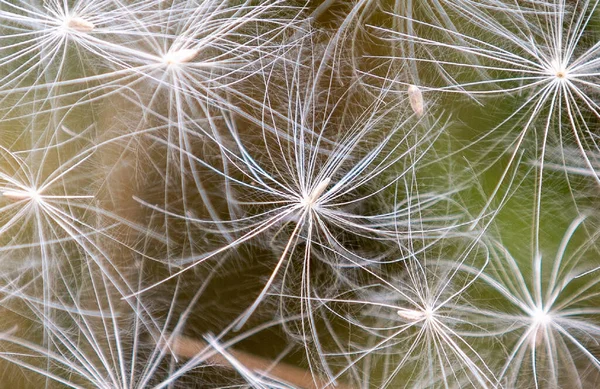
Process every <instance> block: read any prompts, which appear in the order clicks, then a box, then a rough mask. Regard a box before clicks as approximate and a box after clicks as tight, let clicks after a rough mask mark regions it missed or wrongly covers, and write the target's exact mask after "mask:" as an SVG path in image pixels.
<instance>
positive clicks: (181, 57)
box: [163, 49, 198, 65]
mask: <svg viewBox="0 0 600 389" xmlns="http://www.w3.org/2000/svg"><path fill="white" fill-rule="evenodd" d="M197 55H198V50H196V49H181V50H176V51H172V52H169V53H167V54H165V56H164V57H163V60H164V62H165V63H167V64H169V65H177V64H181V63H186V62H190V61H191V60H193V59H194V58H195V57H196V56H197Z"/></svg>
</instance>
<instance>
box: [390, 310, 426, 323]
mask: <svg viewBox="0 0 600 389" xmlns="http://www.w3.org/2000/svg"><path fill="white" fill-rule="evenodd" d="M396 313H398V316H400V317H401V318H403V319H406V320H409V321H417V320H421V319H422V318H423V317H424V316H425V315H424V314H423V312H420V311H416V310H414V309H399V310H398V312H396Z"/></svg>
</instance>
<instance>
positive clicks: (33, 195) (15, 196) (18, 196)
mask: <svg viewBox="0 0 600 389" xmlns="http://www.w3.org/2000/svg"><path fill="white" fill-rule="evenodd" d="M0 194H1V195H2V196H4V197H6V198H8V199H11V200H17V201H19V200H33V201H35V202H38V201H39V200H40V194H39V193H38V192H37V191H35V190H5V191H3V192H1V193H0Z"/></svg>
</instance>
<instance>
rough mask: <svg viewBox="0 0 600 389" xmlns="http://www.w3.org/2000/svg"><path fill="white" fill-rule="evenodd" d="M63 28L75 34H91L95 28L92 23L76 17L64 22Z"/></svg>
mask: <svg viewBox="0 0 600 389" xmlns="http://www.w3.org/2000/svg"><path fill="white" fill-rule="evenodd" d="M65 27H66V28H68V29H71V30H75V31H77V32H92V31H93V30H94V28H96V26H95V25H94V23H92V22H88V21H87V20H85V19H82V18H80V17H77V16H73V17H70V18H68V19H67V20H65Z"/></svg>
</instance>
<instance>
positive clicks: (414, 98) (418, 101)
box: [408, 85, 425, 117]
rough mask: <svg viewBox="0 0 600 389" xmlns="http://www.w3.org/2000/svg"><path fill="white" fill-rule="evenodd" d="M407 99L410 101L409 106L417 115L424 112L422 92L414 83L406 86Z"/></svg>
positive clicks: (421, 114) (419, 115)
mask: <svg viewBox="0 0 600 389" xmlns="http://www.w3.org/2000/svg"><path fill="white" fill-rule="evenodd" d="M408 99H409V101H410V107H411V108H412V110H413V112H414V113H415V114H416V115H417V117H421V116H423V113H425V106H424V104H423V93H421V90H420V89H419V87H417V86H416V85H411V86H409V87H408Z"/></svg>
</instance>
